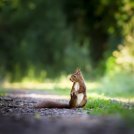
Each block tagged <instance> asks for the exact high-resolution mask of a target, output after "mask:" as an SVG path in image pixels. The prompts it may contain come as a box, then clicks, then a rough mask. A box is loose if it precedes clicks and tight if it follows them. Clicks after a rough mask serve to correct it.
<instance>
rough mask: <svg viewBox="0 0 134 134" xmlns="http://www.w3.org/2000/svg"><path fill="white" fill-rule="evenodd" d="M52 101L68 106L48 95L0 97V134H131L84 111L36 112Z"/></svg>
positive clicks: (120, 123) (120, 124)
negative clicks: (38, 106) (40, 104)
mask: <svg viewBox="0 0 134 134" xmlns="http://www.w3.org/2000/svg"><path fill="white" fill-rule="evenodd" d="M45 98H51V99H54V100H55V101H60V102H63V103H68V100H67V98H66V97H60V96H56V95H52V94H51V95H50V94H48V93H47V92H43V91H42V92H31V91H10V92H9V93H8V94H7V96H4V97H0V134H18V133H19V134H24V133H25V134H30V133H31V134H44V133H46V134H60V133H65V134H74V133H76V134H97V133H98V134H132V133H133V132H134V131H133V130H132V129H129V128H127V127H126V125H125V123H124V122H123V121H122V120H121V119H119V118H117V117H100V116H99V117H98V116H91V115H89V114H87V113H86V111H84V110H83V109H47V108H45V109H35V108H33V106H34V105H35V104H36V103H38V102H40V101H42V100H44V99H45Z"/></svg>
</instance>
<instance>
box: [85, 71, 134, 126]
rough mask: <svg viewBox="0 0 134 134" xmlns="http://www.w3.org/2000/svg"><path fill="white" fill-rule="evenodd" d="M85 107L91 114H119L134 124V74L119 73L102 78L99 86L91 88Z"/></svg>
mask: <svg viewBox="0 0 134 134" xmlns="http://www.w3.org/2000/svg"><path fill="white" fill-rule="evenodd" d="M88 88H89V87H88ZM85 109H86V110H87V111H88V113H89V114H91V115H102V116H108V115H110V116H119V117H122V118H123V119H125V120H126V122H127V123H129V124H134V76H132V75H126V74H118V75H116V76H114V77H105V78H103V79H101V81H99V85H98V86H96V87H95V88H89V90H88V103H87V105H86V107H85Z"/></svg>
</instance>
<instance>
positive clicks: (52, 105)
mask: <svg viewBox="0 0 134 134" xmlns="http://www.w3.org/2000/svg"><path fill="white" fill-rule="evenodd" d="M34 107H35V108H70V107H69V104H63V103H60V102H53V101H44V102H42V103H40V104H37V105H36V106H34Z"/></svg>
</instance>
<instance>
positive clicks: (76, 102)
mask: <svg viewBox="0 0 134 134" xmlns="http://www.w3.org/2000/svg"><path fill="white" fill-rule="evenodd" d="M70 80H71V81H72V82H73V86H72V89H71V93H70V101H69V104H62V103H58V102H54V101H44V102H42V103H40V104H38V105H36V106H35V108H67V109H71V108H82V107H84V106H85V105H86V103H87V95H86V85H85V82H84V78H83V76H82V73H81V71H80V69H76V71H75V73H73V74H72V75H71V77H70Z"/></svg>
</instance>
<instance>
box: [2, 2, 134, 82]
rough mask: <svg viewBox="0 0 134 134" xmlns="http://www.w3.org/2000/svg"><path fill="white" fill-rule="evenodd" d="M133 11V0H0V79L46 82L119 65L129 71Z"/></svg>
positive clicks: (131, 64) (130, 64)
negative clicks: (65, 75)
mask: <svg viewBox="0 0 134 134" xmlns="http://www.w3.org/2000/svg"><path fill="white" fill-rule="evenodd" d="M133 14H134V1H133V0H118V1H113V0H99V1H98V0H89V1H87V0H79V1H78V0H73V1H72V0H57V1H53V0H45V1H44V0H0V73H1V76H0V79H3V78H7V79H9V80H11V81H21V80H22V78H23V79H25V80H27V79H28V80H32V79H36V80H38V81H43V80H44V79H45V78H46V77H56V76H57V75H58V76H59V75H60V73H68V72H72V71H73V70H74V69H75V68H76V67H80V68H81V69H82V70H83V72H85V73H86V74H87V75H88V74H92V73H93V72H94V71H95V69H97V70H100V72H101V71H102V72H104V71H105V69H106V70H109V68H111V66H112V65H113V66H115V64H116V65H117V66H118V67H119V68H123V69H125V70H126V69H127V70H129V69H130V68H133V63H131V61H129V63H128V61H124V59H127V58H126V57H127V56H128V55H129V59H131V60H133V55H131V53H133V51H132V48H133V45H130V44H133V41H131V40H133V34H131V33H133V28H134V27H133V24H134V22H133ZM124 38H125V39H124ZM130 38H131V39H130ZM119 44H123V47H119V50H117V51H115V50H116V49H117V47H118V45H119ZM126 44H129V45H126ZM129 50H131V51H132V52H130V51H129ZM113 51H115V52H114V53H113V55H114V56H113V57H110V58H109V56H111V53H112V52H113ZM124 51H125V55H124ZM126 51H127V54H126ZM130 57H131V58H130ZM107 59H108V60H107ZM119 61H120V62H121V63H119ZM112 62H113V63H112ZM105 64H106V67H105ZM109 66H110V67H109ZM127 66H129V69H128V67H127ZM131 66H132V67H131ZM130 70H132V69H130ZM96 72H98V71H96Z"/></svg>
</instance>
